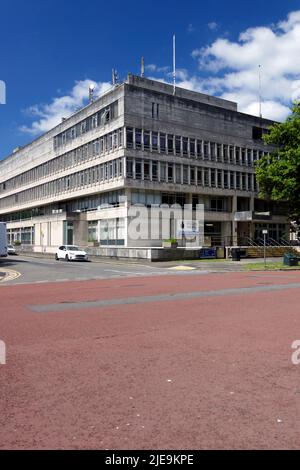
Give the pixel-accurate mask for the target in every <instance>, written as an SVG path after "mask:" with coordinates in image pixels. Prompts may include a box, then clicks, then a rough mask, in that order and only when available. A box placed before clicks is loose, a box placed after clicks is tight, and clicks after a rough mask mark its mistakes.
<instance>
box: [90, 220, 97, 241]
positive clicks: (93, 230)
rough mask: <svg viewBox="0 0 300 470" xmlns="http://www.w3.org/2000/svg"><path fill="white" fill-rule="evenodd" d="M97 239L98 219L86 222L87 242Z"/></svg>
mask: <svg viewBox="0 0 300 470" xmlns="http://www.w3.org/2000/svg"><path fill="white" fill-rule="evenodd" d="M97 241H98V221H97V220H96V221H92V222H88V242H97Z"/></svg>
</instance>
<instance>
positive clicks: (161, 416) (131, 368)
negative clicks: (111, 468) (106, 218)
mask: <svg viewBox="0 0 300 470" xmlns="http://www.w3.org/2000/svg"><path fill="white" fill-rule="evenodd" d="M22 262H23V263H24V264H22ZM36 262H37V263H39V262H40V261H36ZM41 262H42V263H46V266H45V265H44V264H43V265H42V266H40V265H38V266H37V265H36V264H31V262H30V261H26V260H25V261H24V260H21V259H19V260H18V261H16V263H20V265H15V266H16V267H18V269H21V268H22V269H23V276H22V277H23V283H19V284H18V282H20V281H19V280H20V279H22V277H19V278H18V279H16V280H12V281H10V282H7V283H5V282H4V283H3V282H2V283H1V288H0V293H1V296H2V301H1V305H0V338H1V340H3V341H5V344H6V351H7V356H6V364H5V365H4V364H2V365H0V372H1V373H0V389H1V401H0V448H1V449H48V448H50V449H229V448H233V449H263V448H264V449H271V448H272V449H297V448H299V445H300V437H299V436H300V434H299V430H300V424H299V423H300V368H299V367H300V365H298V366H297V365H294V364H293V363H292V360H291V356H292V353H293V352H294V350H293V349H292V348H291V345H292V343H293V342H294V340H297V339H299V337H300V318H299V305H300V273H299V272H294V271H293V272H292V271H291V272H221V271H220V272H217V273H215V272H205V271H197V270H193V271H192V274H190V272H180V271H175V272H176V274H174V272H170V271H168V273H167V274H165V272H164V270H161V271H159V269H160V268H159V267H156V268H154V269H157V270H158V271H157V273H161V274H158V275H155V273H153V271H150V273H148V274H147V272H148V271H147V269H148V268H147V267H142V266H138V267H137V266H130V267H128V268H126V270H127V273H129V274H126V273H125V266H123V267H120V268H118V270H120V271H122V274H120V273H102V274H103V275H105V274H107V275H108V276H109V277H108V278H106V279H91V280H86V279H85V280H81V281H79V280H65V281H64V282H44V283H42V284H39V283H38V282H34V281H32V280H31V281H30V276H31V278H34V277H35V276H37V275H38V273H39V274H40V277H41V273H44V274H45V273H50V274H48V275H49V276H50V275H51V276H52V275H53V274H52V271H51V270H52V268H51V266H52V265H51V263H52V260H50V264H48V261H44V260H42V261H41ZM26 263H28V264H26ZM93 264H94V263H90V264H89V266H92V265H93ZM95 264H96V263H95ZM21 265H22V266H21ZM68 265H69V264H68V263H58V264H57V263H56V264H55V266H68ZM70 265H71V266H73V265H72V264H70ZM20 266H21V268H20ZM24 266H26V267H24ZM78 266H79V265H78ZM80 266H83V267H84V265H83V264H80ZM86 266H87V265H86ZM110 267H111V266H110ZM12 268H13V267H12V266H11V269H12ZM53 269H54V268H53ZM55 269H56V272H57V278H58V277H59V276H62V275H65V274H63V273H65V272H66V271H62V272H60V271H59V270H60V269H62V268H60V267H57V268H55ZM64 269H70V270H71V269H76V270H77V269H78V270H79V269H81V268H79V267H78V268H77V267H76V268H74V267H73V268H67V267H66V268H64ZM101 269H110V268H107V266H106V267H102V268H101ZM54 272H55V271H54ZM83 272H84V271H80V275H83V274H82V273H83ZM133 272H134V274H133ZM139 273H142V274H139ZM76 275H77V274H76ZM70 276H71V275H70ZM110 276H112V277H110ZM25 280H26V282H25ZM42 280H45V279H42ZM299 356H300V354H299Z"/></svg>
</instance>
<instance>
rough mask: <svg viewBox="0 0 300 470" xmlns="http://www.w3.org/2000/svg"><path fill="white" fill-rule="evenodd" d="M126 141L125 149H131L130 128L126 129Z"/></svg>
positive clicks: (131, 132)
mask: <svg viewBox="0 0 300 470" xmlns="http://www.w3.org/2000/svg"><path fill="white" fill-rule="evenodd" d="M126 141H127V147H128V148H132V147H133V129H132V128H131V127H127V129H126Z"/></svg>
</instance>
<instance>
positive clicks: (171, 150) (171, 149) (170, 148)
mask: <svg viewBox="0 0 300 470" xmlns="http://www.w3.org/2000/svg"><path fill="white" fill-rule="evenodd" d="M173 152H174V150H173V136H172V135H170V134H168V153H173Z"/></svg>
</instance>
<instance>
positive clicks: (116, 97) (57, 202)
mask: <svg viewBox="0 0 300 470" xmlns="http://www.w3.org/2000/svg"><path fill="white" fill-rule="evenodd" d="M271 124H272V122H271V121H269V120H266V119H260V118H257V117H254V116H250V115H246V114H243V113H240V112H238V111H237V105H236V103H233V102H230V101H226V100H223V99H220V98H217V97H213V96H208V95H204V94H201V93H196V92H192V91H188V90H185V89H181V88H176V93H175V95H174V94H173V87H172V86H170V85H167V84H163V83H160V82H156V81H152V80H149V79H146V78H140V77H137V76H133V75H129V76H128V78H127V80H126V81H125V82H123V83H122V84H118V85H116V86H114V87H112V89H111V90H109V91H107V92H106V93H105V94H103V96H101V97H100V98H99V99H97V100H95V101H94V102H92V103H90V104H89V105H88V106H86V107H85V108H83V109H81V110H80V111H78V112H76V113H75V114H73V115H72V116H71V117H69V118H67V119H64V120H63V121H62V122H61V124H59V125H58V126H56V127H55V128H54V129H52V130H50V131H49V132H47V133H46V134H44V135H42V136H41V137H39V138H38V139H36V140H34V141H33V142H32V143H30V144H29V145H27V146H25V147H23V148H20V149H17V150H16V151H14V153H13V154H12V155H10V156H9V157H7V158H5V159H4V160H2V161H1V162H0V220H2V221H6V222H7V226H8V230H9V237H10V241H15V240H20V241H21V242H22V244H27V245H30V246H33V249H35V250H36V251H46V250H47V251H54V250H55V249H56V247H57V246H59V245H61V244H64V243H68V244H78V245H83V246H86V245H87V244H88V243H91V242H92V241H97V242H99V245H100V247H101V246H103V247H136V246H143V245H144V246H159V245H161V240H160V241H159V240H155V241H154V240H151V239H150V238H149V240H146V241H139V242H137V241H135V240H132V239H130V237H129V236H128V231H127V223H128V217H127V216H128V208H129V207H130V205H131V204H136V203H139V204H144V205H146V206H149V205H151V204H156V205H162V204H169V205H171V204H174V203H178V204H181V205H183V204H184V203H189V204H192V205H193V206H194V207H195V205H196V204H197V203H203V204H204V207H205V237H206V238H205V243H206V244H208V245H209V244H213V245H228V246H230V245H232V244H236V243H242V244H245V243H247V240H248V238H250V239H256V238H259V237H260V236H261V229H262V228H267V229H268V230H269V237H270V238H273V239H275V240H279V239H280V238H283V237H285V236H287V233H288V224H287V220H286V217H285V216H284V209H283V208H280V207H278V206H275V205H274V204H273V205H271V203H267V202H266V201H262V200H260V199H259V198H258V188H257V183H256V179H255V174H254V163H255V161H256V160H258V159H259V158H260V157H261V156H262V155H263V154H265V153H268V152H269V151H270V150H272V149H271V148H269V147H267V146H266V145H265V144H264V143H263V140H262V134H263V133H264V132H266V130H267V128H268V127H269V126H270V125H271ZM108 204H109V207H107V205H108ZM108 252H109V251H108ZM114 252H116V250H115V251H114ZM109 253H111V252H109Z"/></svg>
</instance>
